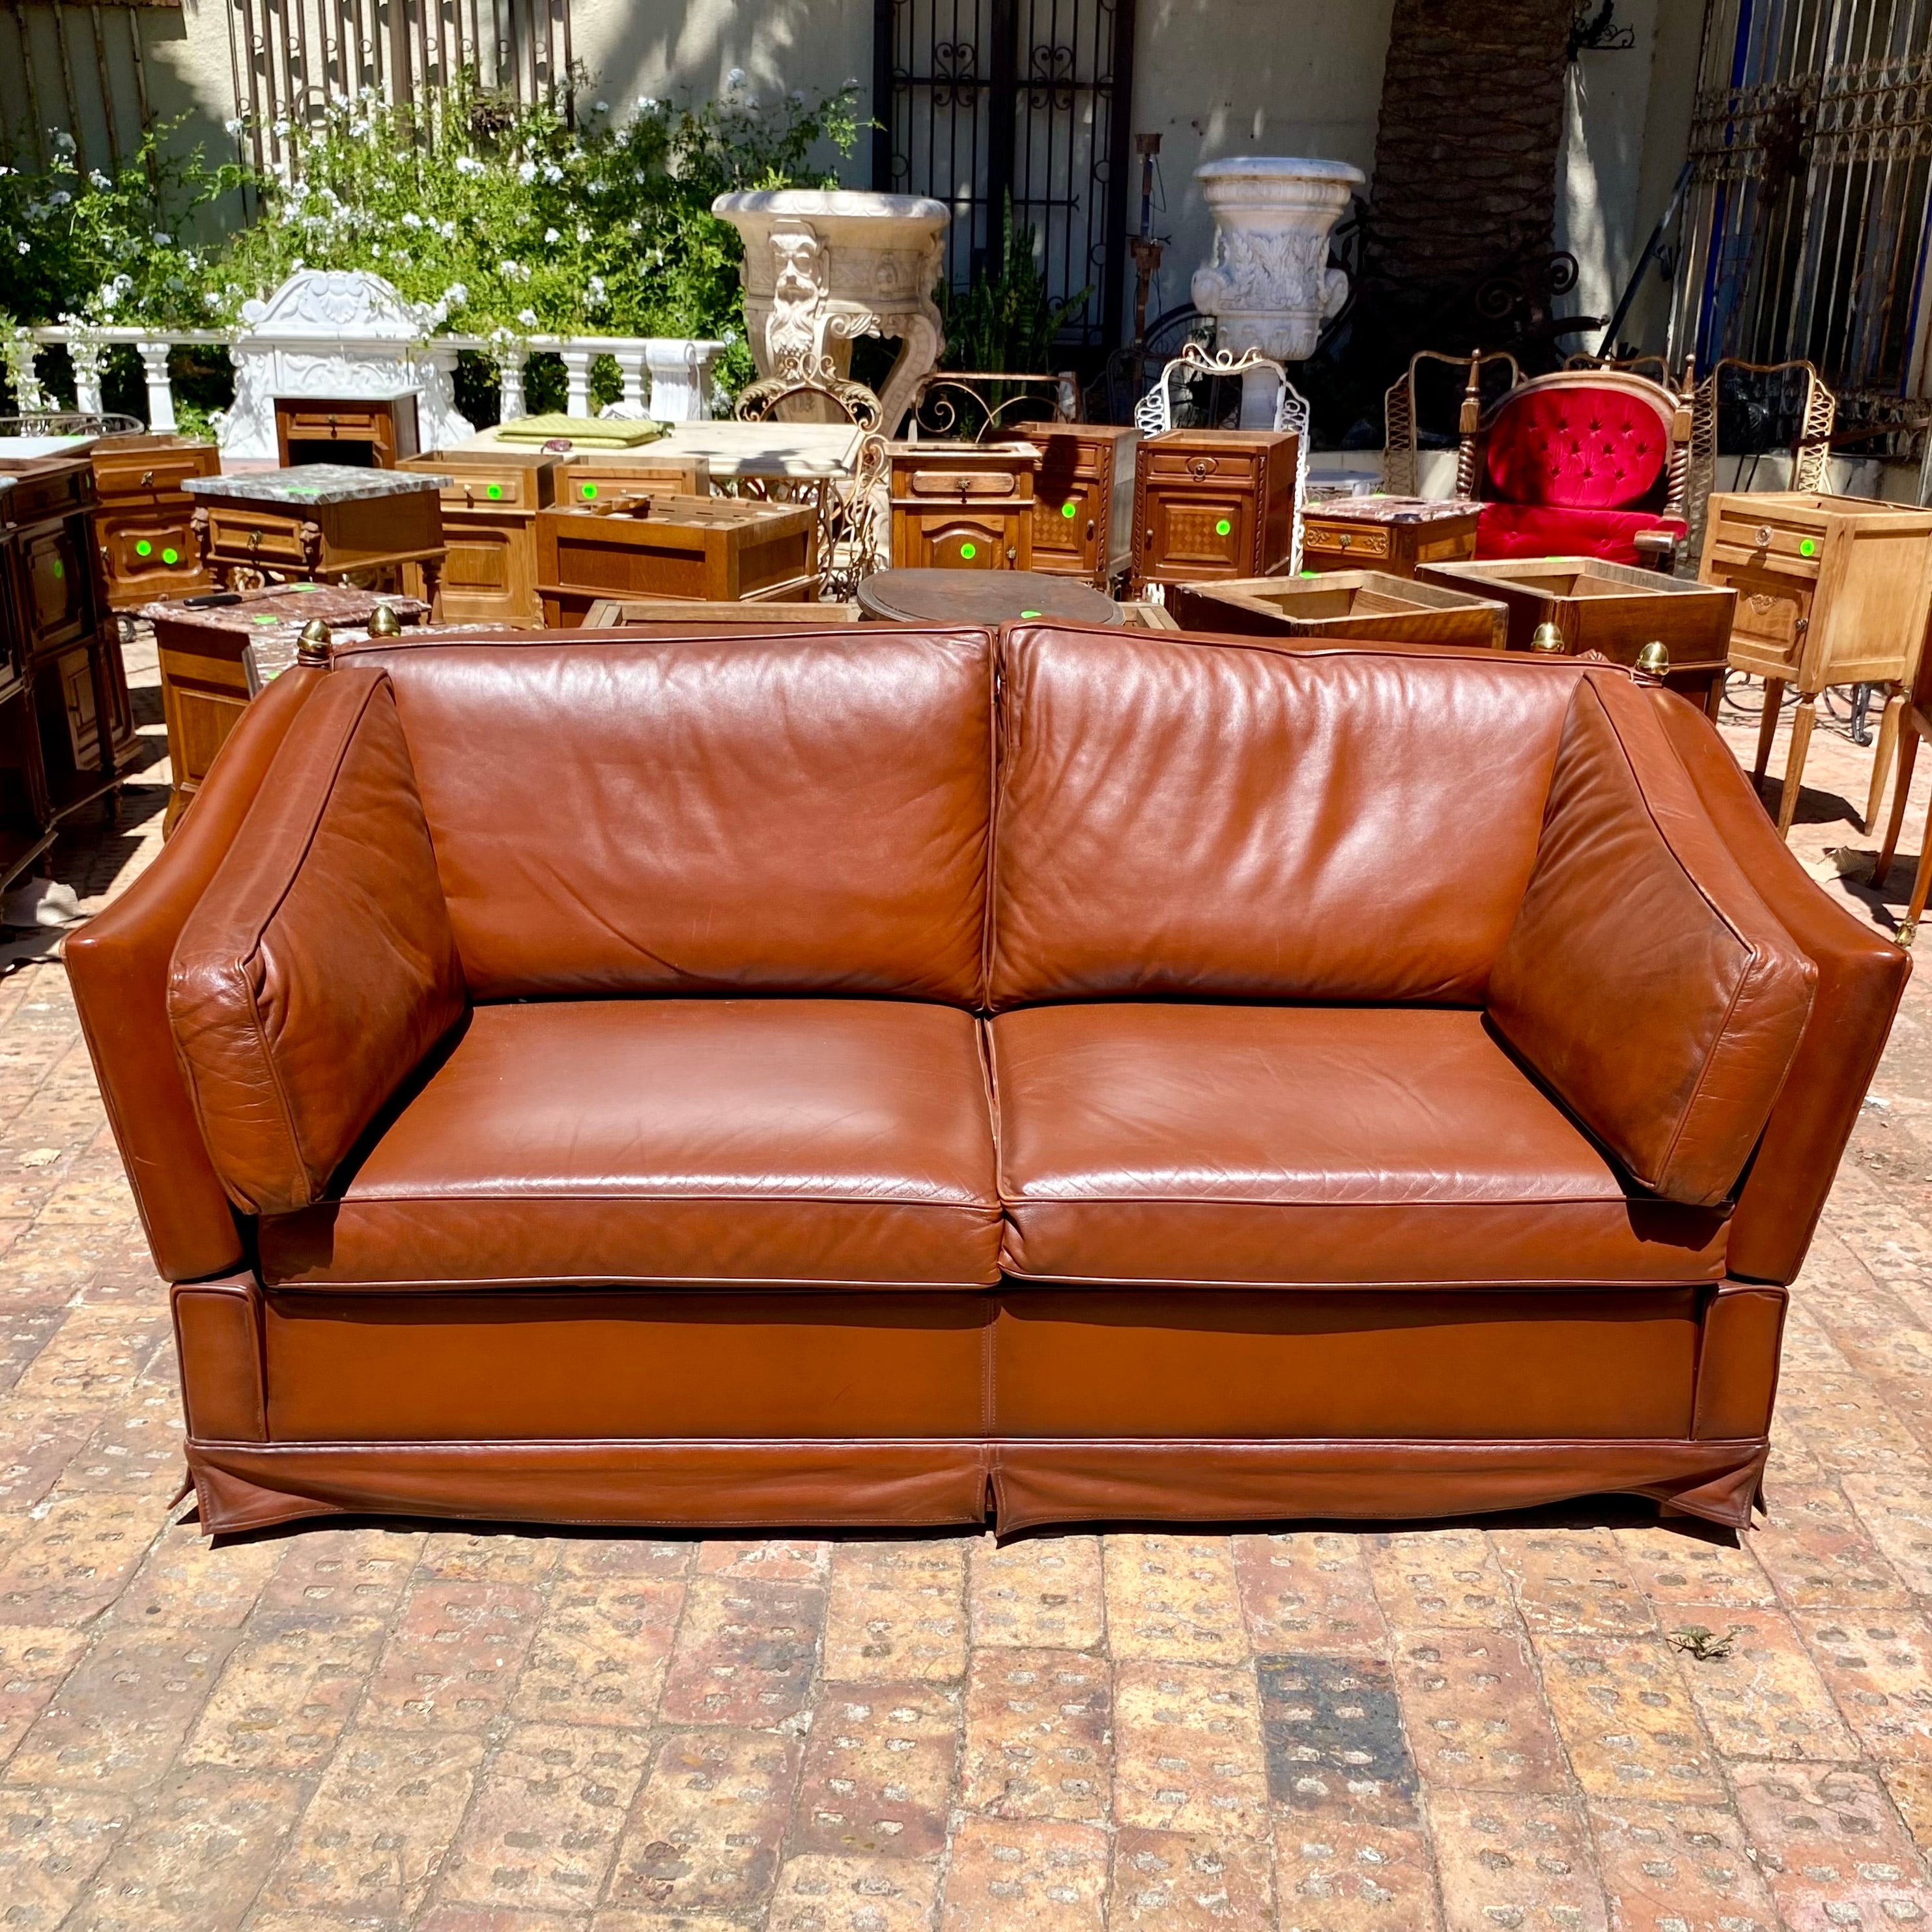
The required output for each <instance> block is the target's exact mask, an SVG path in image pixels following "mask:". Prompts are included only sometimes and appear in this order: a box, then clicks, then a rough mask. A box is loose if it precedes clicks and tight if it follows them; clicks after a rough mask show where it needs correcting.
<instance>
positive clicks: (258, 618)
mask: <svg viewBox="0 0 1932 1932" xmlns="http://www.w3.org/2000/svg"><path fill="white" fill-rule="evenodd" d="M251 621H252V622H255V623H257V624H275V623H279V622H281V619H279V618H278V617H275V616H271V615H270V613H269V612H268V611H266V610H260V611H257V613H256V614H255V616H254V618H253V619H251Z"/></svg>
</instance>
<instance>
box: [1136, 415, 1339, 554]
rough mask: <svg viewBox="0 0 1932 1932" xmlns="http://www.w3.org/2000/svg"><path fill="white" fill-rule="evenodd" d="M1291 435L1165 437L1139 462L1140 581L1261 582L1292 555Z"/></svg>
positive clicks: (1172, 433) (1145, 445)
mask: <svg viewBox="0 0 1932 1932" xmlns="http://www.w3.org/2000/svg"><path fill="white" fill-rule="evenodd" d="M1300 443H1301V439H1300V437H1298V436H1296V435H1295V433H1294V432H1293V431H1292V430H1260V429H1238V430H1200V429H1170V430H1164V431H1162V432H1161V434H1160V435H1158V436H1151V437H1145V438H1144V439H1143V440H1142V442H1141V443H1140V444H1139V446H1138V449H1137V450H1136V455H1135V463H1134V576H1135V578H1136V581H1137V582H1139V583H1207V582H1209V581H1211V580H1214V579H1215V578H1217V577H1219V578H1227V577H1265V576H1267V575H1268V573H1269V571H1271V570H1274V569H1275V568H1277V567H1278V566H1279V565H1282V564H1284V563H1286V562H1287V561H1288V560H1289V557H1290V556H1292V554H1293V553H1294V548H1295V458H1296V453H1297V451H1298V449H1299V446H1300Z"/></svg>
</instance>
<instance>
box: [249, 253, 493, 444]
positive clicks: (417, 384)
mask: <svg viewBox="0 0 1932 1932" xmlns="http://www.w3.org/2000/svg"><path fill="white" fill-rule="evenodd" d="M242 321H243V323H245V325H246V326H245V329H244V330H243V332H242V334H241V335H239V336H237V337H236V340H235V343H234V346H233V349H232V350H231V351H230V352H229V353H231V354H232V356H233V358H234V362H235V402H234V406H233V408H231V409H230V410H229V412H228V416H227V420H226V422H224V423H223V425H222V431H221V456H222V460H223V463H229V462H230V461H235V460H239V461H242V462H251V461H252V462H263V461H266V462H269V463H273V462H275V461H276V460H278V459H277V454H276V448H275V398H277V397H278V396H344V397H347V396H379V395H393V394H394V393H395V392H396V391H397V390H398V389H416V390H417V391H419V392H420V393H419V398H418V401H417V405H416V410H417V423H418V427H419V433H420V434H421V437H422V447H423V448H424V449H449V448H450V447H451V446H452V445H454V444H456V443H466V442H467V441H468V440H469V438H470V437H472V436H474V435H475V434H476V431H475V425H473V424H472V423H471V422H469V419H468V418H467V417H466V416H463V414H461V413H460V411H459V410H458V408H457V407H456V351H455V349H454V348H451V347H441V348H439V347H436V346H435V345H434V344H430V343H428V342H427V341H425V338H426V337H427V336H428V333H429V322H428V318H427V317H425V315H424V314H422V311H420V310H419V309H418V308H417V307H416V305H415V304H414V303H413V302H407V301H405V300H404V298H403V297H402V296H401V295H400V294H398V293H397V291H396V290H395V289H394V288H392V287H391V286H390V285H389V283H387V282H386V281H383V278H382V277H381V276H380V275H371V274H369V273H368V272H366V271H365V270H361V269H350V270H342V271H336V270H325V269H302V270H300V271H299V272H297V273H296V274H295V275H291V276H290V278H288V280H287V281H285V282H284V284H282V285H281V287H280V288H278V290H276V291H275V293H274V294H273V295H272V296H269V299H268V300H267V301H266V302H249V303H248V304H247V305H245V306H244V308H243V309H242Z"/></svg>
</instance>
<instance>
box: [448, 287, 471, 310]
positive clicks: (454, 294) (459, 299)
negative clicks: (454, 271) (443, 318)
mask: <svg viewBox="0 0 1932 1932" xmlns="http://www.w3.org/2000/svg"><path fill="white" fill-rule="evenodd" d="M468 300H469V290H467V289H466V288H465V287H463V284H461V283H460V282H452V283H451V284H450V285H449V287H448V288H446V289H445V290H443V307H444V308H446V309H452V308H461V307H462V306H463V304H464V303H465V302H467V301H468Z"/></svg>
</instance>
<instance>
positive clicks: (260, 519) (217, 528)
mask: <svg viewBox="0 0 1932 1932" xmlns="http://www.w3.org/2000/svg"><path fill="white" fill-rule="evenodd" d="M208 547H209V549H210V550H211V551H212V552H213V553H214V554H215V555H216V556H219V557H220V558H222V559H223V560H224V561H225V562H231V563H252V562H255V561H256V560H257V559H260V561H261V562H264V563H297V564H299V563H304V562H307V561H308V558H307V554H306V553H305V550H304V549H303V547H302V524H301V523H300V522H299V520H297V519H296V518H295V517H278V516H275V515H274V514H272V513H270V512H268V511H261V510H254V511H248V512H246V513H239V512H237V511H233V510H224V509H212V510H210V511H209V512H208Z"/></svg>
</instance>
